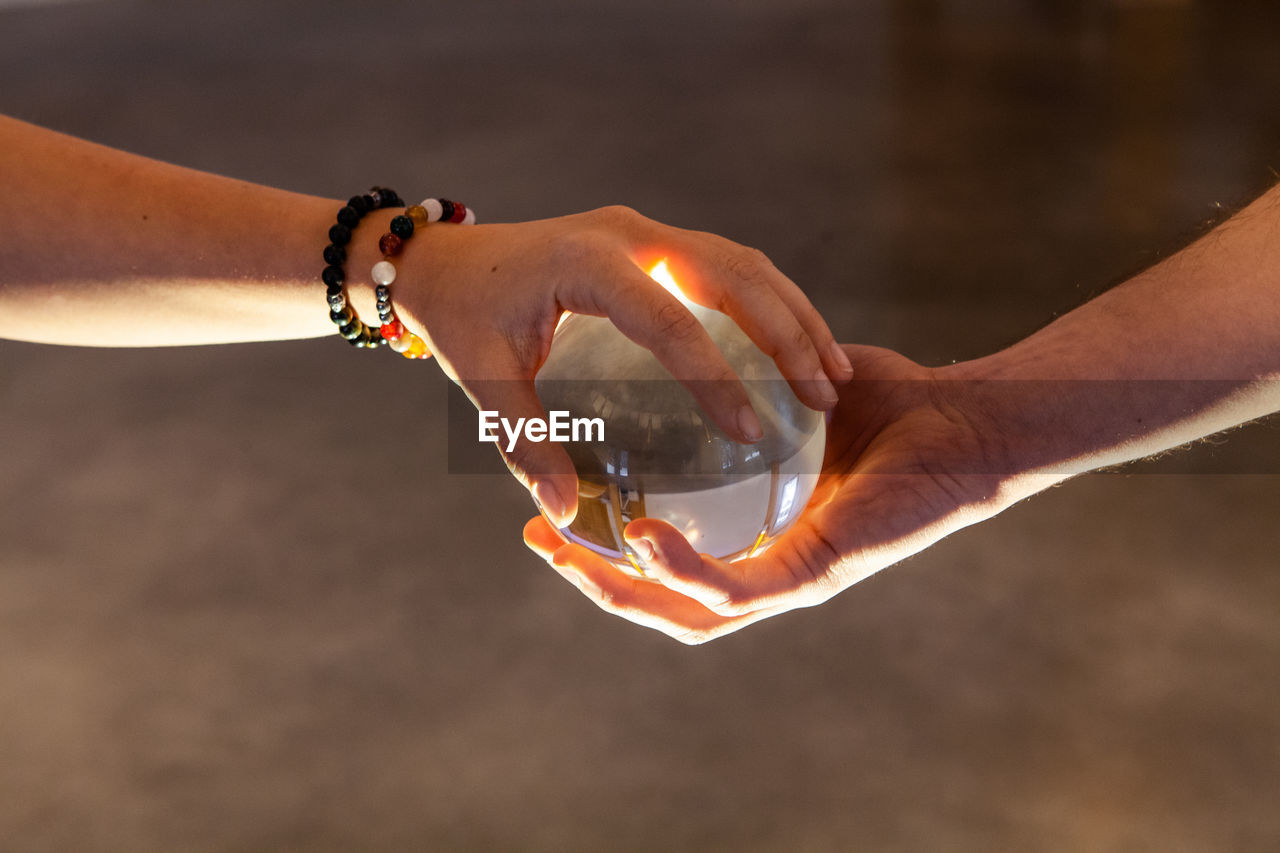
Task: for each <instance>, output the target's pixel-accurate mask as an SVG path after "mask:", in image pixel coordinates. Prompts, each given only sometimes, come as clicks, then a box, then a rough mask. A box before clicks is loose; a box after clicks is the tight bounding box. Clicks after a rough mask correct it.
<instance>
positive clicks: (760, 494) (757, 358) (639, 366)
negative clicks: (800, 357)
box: [535, 301, 826, 577]
mask: <svg viewBox="0 0 1280 853" xmlns="http://www.w3.org/2000/svg"><path fill="white" fill-rule="evenodd" d="M685 304H686V306H687V307H688V308H689V309H690V310H691V311H692V312H693V314H694V316H696V317H697V318H698V320H699V321H700V322H701V323H702V325H703V327H704V328H706V330H707V332H708V333H709V334H710V336H711V339H712V340H713V341H714V342H715V343H716V345H717V346H718V347H719V348H720V351H721V352H722V353H723V354H724V356H725V358H726V359H727V360H728V362H729V365H730V366H731V367H732V368H733V370H734V372H735V373H737V375H738V376H739V377H740V378H741V379H742V380H743V386H744V387H745V388H746V391H747V395H748V397H749V398H750V400H751V404H752V406H753V407H754V408H755V411H756V415H757V416H758V417H759V419H760V424H761V426H762V427H763V429H764V437H763V438H762V439H761V440H760V441H758V442H756V443H755V444H740V443H738V442H737V441H735V440H734V439H732V438H730V437H729V436H728V435H726V434H725V433H724V432H723V431H721V429H720V428H719V427H717V426H716V425H715V424H714V423H712V422H711V420H710V419H709V418H708V417H707V416H706V415H705V414H704V413H703V412H702V410H701V408H700V407H699V406H698V404H697V402H696V401H695V400H694V398H693V395H692V394H691V393H690V392H689V391H688V389H686V388H685V387H684V386H683V385H681V384H680V383H678V382H676V381H675V379H673V378H672V376H671V374H670V373H669V372H668V371H667V370H666V368H664V367H663V366H662V365H661V364H660V363H659V362H658V360H657V359H656V358H655V357H654V356H653V354H652V353H650V352H649V351H648V350H646V349H645V348H643V347H641V346H639V345H638V344H635V343H633V342H632V341H631V340H629V339H628V338H627V337H626V336H625V335H623V334H622V333H621V332H619V331H618V330H617V329H616V328H615V327H614V325H613V323H611V322H610V321H609V320H608V319H606V318H601V317H589V316H584V315H579V314H572V315H569V316H568V317H567V318H566V319H565V320H564V321H563V322H562V323H561V325H560V328H559V329H558V330H557V331H556V334H555V337H554V339H553V341H552V345H551V352H550V354H549V356H548V358H547V361H546V363H545V364H544V365H543V366H542V369H541V370H540V371H539V372H538V376H537V378H536V380H535V385H536V388H537V391H538V397H539V399H540V400H541V401H542V404H543V407H544V408H545V409H546V410H547V412H548V413H550V412H552V411H556V410H559V411H567V412H569V413H570V416H571V417H573V418H581V417H587V418H600V419H602V420H603V422H604V440H603V441H574V442H568V443H566V444H564V445H563V446H564V448H565V449H566V450H567V451H568V453H569V456H570V458H571V459H572V460H573V464H574V467H575V468H576V469H577V472H578V514H577V517H576V518H575V519H574V520H573V522H572V523H570V524H569V525H568V526H567V527H563V528H558V529H559V530H560V535H561V536H562V537H563V538H564V539H565V540H566V541H568V542H576V543H578V544H580V545H584V546H586V547H587V548H589V549H591V550H592V551H594V552H595V553H597V554H600V555H601V556H603V557H605V558H606V559H607V560H609V561H611V562H612V563H613V564H614V565H616V566H618V567H619V568H621V569H624V570H626V571H629V572H631V573H633V574H637V575H639V576H641V577H643V576H644V568H643V565H642V564H641V562H640V560H639V558H638V557H637V556H636V554H635V553H634V551H632V549H631V548H630V546H628V545H627V543H626V541H625V540H624V539H623V536H622V531H623V529H624V528H625V527H626V526H627V524H628V523H629V522H630V521H632V520H634V519H637V518H642V517H648V518H657V519H661V520H663V521H666V522H668V523H670V524H671V525H673V526H674V527H675V528H676V529H677V530H679V531H680V532H681V533H683V534H684V536H685V538H686V539H688V540H689V542H690V544H691V545H693V547H694V548H695V549H696V550H697V551H699V552H700V553H704V554H710V555H712V556H714V557H718V558H721V559H726V560H734V559H738V558H741V557H746V556H751V555H753V554H758V553H760V552H761V551H763V550H764V549H765V548H767V547H768V546H769V544H770V543H771V542H772V541H773V540H774V539H776V538H777V537H778V535H779V534H781V533H782V532H783V531H785V530H786V529H787V528H788V527H790V526H791V524H792V523H794V521H795V520H796V518H797V517H799V515H800V512H801V510H803V509H804V506H805V504H806V503H807V502H808V500H809V497H810V496H811V495H812V494H813V489H814V487H815V486H816V485H817V481H818V473H819V471H820V469H821V467H822V455H823V450H824V447H825V444H826V419H825V416H824V415H823V413H821V412H817V411H814V410H812V409H810V408H808V407H807V406H805V405H804V404H803V403H801V402H800V400H799V399H797V398H796V396H795V394H794V393H793V392H792V391H791V388H790V387H789V386H788V385H787V383H786V381H785V380H784V379H783V378H782V376H781V375H780V374H779V373H778V369H777V367H776V366H775V365H774V363H773V360H772V359H770V358H769V357H768V356H766V355H765V354H764V353H763V352H761V351H760V349H759V348H757V347H756V346H755V344H753V343H752V342H751V340H750V338H748V337H747V336H746V334H745V333H744V332H743V331H742V330H741V329H740V328H739V327H738V325H737V324H736V323H735V322H734V321H733V320H732V319H731V318H729V317H728V316H726V315H725V314H722V313H720V312H718V311H714V310H712V309H709V308H704V307H702V306H700V305H696V304H693V303H690V302H688V301H685Z"/></svg>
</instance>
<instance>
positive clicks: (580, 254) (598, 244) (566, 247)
mask: <svg viewBox="0 0 1280 853" xmlns="http://www.w3.org/2000/svg"><path fill="white" fill-rule="evenodd" d="M548 251H549V254H550V255H551V260H552V262H553V263H554V264H555V265H557V266H559V267H560V268H562V269H579V268H584V267H591V266H592V265H594V264H595V263H596V262H597V259H598V258H600V256H601V255H602V254H603V251H604V246H603V241H602V240H601V239H600V236H599V235H598V234H596V233H595V232H594V231H592V230H590V229H577V228H575V229H571V230H566V231H562V232H560V233H559V234H557V235H555V237H553V238H552V239H551V240H550V243H549V248H548Z"/></svg>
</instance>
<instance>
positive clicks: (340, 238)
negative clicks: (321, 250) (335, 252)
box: [329, 224, 351, 246]
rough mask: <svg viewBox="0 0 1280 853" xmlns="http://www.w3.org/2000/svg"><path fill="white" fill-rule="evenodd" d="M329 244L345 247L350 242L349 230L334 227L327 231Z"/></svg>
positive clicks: (337, 226)
mask: <svg viewBox="0 0 1280 853" xmlns="http://www.w3.org/2000/svg"><path fill="white" fill-rule="evenodd" d="M329 242H330V243H333V245H335V246H345V245H347V244H348V243H350V242H351V229H350V228H348V227H347V226H345V225H341V224H339V225H335V226H333V227H332V228H330V229H329Z"/></svg>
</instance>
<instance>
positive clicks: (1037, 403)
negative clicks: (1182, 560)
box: [947, 188, 1280, 498]
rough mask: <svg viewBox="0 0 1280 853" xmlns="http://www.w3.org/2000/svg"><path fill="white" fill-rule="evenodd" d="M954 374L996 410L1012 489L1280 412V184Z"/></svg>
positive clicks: (996, 442) (1013, 492)
mask: <svg viewBox="0 0 1280 853" xmlns="http://www.w3.org/2000/svg"><path fill="white" fill-rule="evenodd" d="M947 375H949V376H950V377H951V378H957V379H961V380H963V381H964V382H965V383H966V384H968V385H969V386H970V387H969V392H971V393H973V394H974V395H975V399H976V400H978V401H979V406H980V408H982V409H983V410H985V411H986V412H987V413H988V415H987V423H988V430H989V432H990V433H991V437H992V440H993V446H995V447H998V448H999V450H998V451H996V452H995V455H996V456H997V457H998V458H1000V459H1001V460H1002V464H1003V465H1004V466H1005V467H1007V469H1008V470H1006V471H1002V472H1000V473H1002V474H1005V475H1007V477H1008V479H1009V483H1010V489H1009V491H1010V496H1011V497H1013V498H1017V497H1019V496H1021V495H1022V494H1024V493H1029V492H1031V491H1035V490H1037V489H1038V488H1041V487H1043V485H1044V482H1045V480H1046V478H1047V479H1048V480H1054V479H1062V478H1065V477H1069V476H1072V475H1074V474H1077V473H1081V472H1083V471H1087V470H1091V469H1093V468H1097V467H1100V466H1104V465H1112V464H1117V463H1120V462H1125V461H1129V460H1132V459H1137V458H1140V457H1143V456H1146V455H1149V454H1152V453H1156V452H1159V451H1161V450H1165V449H1168V448H1170V447H1176V446H1178V445H1180V444H1184V443H1186V442H1189V441H1192V440H1194V439H1196V438H1200V437H1202V436H1206V435H1210V434H1212V433H1214V432H1218V431H1220V430H1223V429H1226V428H1228V427H1231V426H1235V425H1237V424H1240V423H1244V422H1246V421H1249V420H1252V419H1255V418H1258V417H1261V416H1264V415H1266V414H1269V413H1271V412H1275V411H1277V410H1280V188H1277V189H1273V190H1272V191H1271V192H1269V193H1267V194H1266V195H1264V196H1263V197H1262V198H1260V199H1259V200H1257V201H1255V202H1254V203H1253V204H1252V205H1250V206H1249V207H1248V208H1246V209H1245V210H1244V211H1242V212H1241V213H1239V214H1237V215H1236V216H1235V217H1233V218H1232V219H1231V220H1230V221H1228V222H1227V223H1225V224H1223V225H1222V226H1220V227H1219V228H1217V229H1216V230H1214V231H1213V232H1211V233H1210V234H1209V235H1207V236H1206V237H1204V238H1202V239H1201V240H1199V241H1198V242H1196V243H1195V244H1193V245H1192V246H1190V247H1189V248H1187V249H1185V250H1183V251H1182V252H1179V253H1178V254H1176V255H1174V256H1172V257H1170V258H1169V259H1167V260H1165V261H1164V262H1162V263H1160V264H1158V265H1156V266H1155V267H1152V268H1151V269H1149V270H1147V271H1146V272H1144V273H1142V274H1140V275H1138V276H1136V277H1135V278H1133V279H1131V280H1130V281H1128V282H1126V283H1125V284H1123V285H1121V286H1119V287H1117V288H1115V289H1113V290H1111V291H1109V292H1107V293H1105V294H1103V295H1102V296H1100V297H1098V298H1097V299H1094V300H1093V301H1091V302H1089V303H1087V304H1086V305H1084V306H1081V307H1080V308H1078V309H1076V310H1075V311H1072V312H1071V313H1069V314H1067V315H1065V316H1063V317H1061V318H1059V319H1058V320H1057V321H1055V322H1054V323H1052V324H1051V325H1049V326H1047V327H1045V328H1044V329H1042V330H1041V331H1039V332H1037V333H1036V334H1034V335H1032V336H1030V337H1029V338H1027V339H1026V340H1024V341H1022V342H1020V343H1018V344H1016V345H1014V346H1012V347H1010V348H1009V349H1007V350H1004V351H1002V352H1000V353H997V354H995V355H992V356H989V357H987V358H984V359H979V360H977V361H974V362H970V363H967V364H964V365H959V366H957V367H956V368H955V369H954V370H950V371H948V372H947Z"/></svg>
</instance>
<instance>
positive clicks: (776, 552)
mask: <svg viewBox="0 0 1280 853" xmlns="http://www.w3.org/2000/svg"><path fill="white" fill-rule="evenodd" d="M623 535H624V536H625V537H626V540H627V543H628V544H629V545H630V546H631V548H632V549H633V550H634V551H636V553H637V554H639V555H640V557H641V559H643V560H644V561H645V562H644V568H645V573H646V574H648V575H650V576H652V577H653V578H654V579H655V580H657V581H659V582H661V583H662V584H663V585H664V586H666V587H668V588H670V589H673V590H675V591H677V592H680V593H681V594H683V595H686V596H688V597H690V598H692V599H694V600H695V601H697V602H699V603H700V604H702V605H703V606H704V607H706V608H707V609H708V610H711V611H712V612H714V613H717V614H719V615H721V616H726V617H731V616H742V615H745V614H749V613H753V612H757V611H770V612H778V611H780V610H791V609H794V608H796V607H808V606H810V605H813V604H816V603H818V601H819V600H826V598H828V597H830V596H829V595H828V594H824V593H823V592H822V585H823V584H822V581H823V579H822V578H820V577H818V576H817V575H815V573H814V572H813V571H811V570H810V569H809V568H808V565H809V564H807V563H800V562H797V561H792V560H788V559H785V557H784V555H787V554H788V553H789V551H790V549H789V548H788V547H787V546H786V544H785V542H784V540H785V538H786V536H784V537H783V538H782V539H780V540H779V541H778V542H775V543H774V545H773V547H771V548H770V550H769V551H766V552H765V553H764V554H762V555H760V556H758V557H754V558H749V559H744V560H738V561H736V562H732V563H730V562H726V561H724V560H717V559H715V558H713V557H708V556H706V555H705V554H698V553H697V552H695V551H694V549H693V548H692V546H690V545H689V543H688V542H687V541H686V540H685V538H684V537H683V536H681V535H680V532H679V531H678V530H676V529H675V528H674V527H672V526H671V525H670V524H667V523H666V522H663V521H659V520H658V519H654V518H641V519H636V520H635V521H633V522H631V523H630V524H628V525H627V527H626V530H625V531H624V532H623ZM788 535H789V534H788ZM797 566H802V568H800V569H799V570H797V568H796V567H797Z"/></svg>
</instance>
